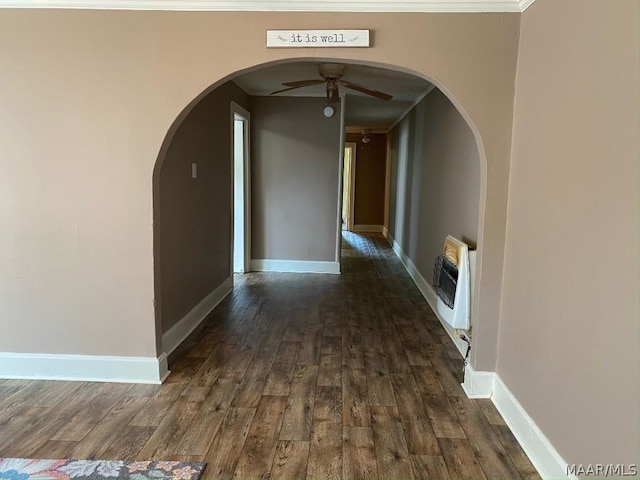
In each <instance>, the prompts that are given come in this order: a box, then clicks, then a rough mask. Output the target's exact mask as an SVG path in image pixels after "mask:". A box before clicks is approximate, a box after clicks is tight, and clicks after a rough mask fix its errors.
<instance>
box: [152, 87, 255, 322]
mask: <svg viewBox="0 0 640 480" xmlns="http://www.w3.org/2000/svg"><path fill="white" fill-rule="evenodd" d="M232 101H235V102H236V103H238V104H240V105H242V106H244V107H245V108H246V107H248V103H249V97H248V95H247V94H246V93H244V91H242V90H241V89H240V88H239V87H238V86H236V85H235V84H234V83H233V82H228V83H226V84H224V85H222V86H220V87H218V88H217V89H215V90H214V91H212V92H211V93H209V94H208V95H207V96H206V97H204V98H203V99H202V100H200V102H199V103H198V104H197V105H196V106H195V107H194V108H193V110H191V111H190V112H189V114H188V115H187V116H186V117H185V118H184V119H183V121H182V123H181V124H180V126H179V127H178V128H177V130H176V131H175V133H174V134H173V137H172V138H171V141H170V144H169V145H168V146H167V149H166V155H165V157H164V160H163V163H162V166H161V168H160V169H159V171H158V172H157V174H158V179H157V181H158V187H159V188H158V189H157V190H156V192H155V193H156V195H158V199H157V200H158V203H157V208H158V212H155V213H154V214H155V215H156V222H155V223H156V226H157V228H156V230H155V232H154V234H155V235H157V236H158V238H157V239H156V242H157V243H156V262H159V265H157V267H159V268H157V270H156V271H157V272H158V274H159V278H158V279H157V280H159V282H160V285H159V287H160V289H159V290H156V292H157V294H159V296H160V298H159V299H158V298H156V302H159V303H160V312H161V320H162V331H163V332H166V331H167V330H168V329H169V328H171V327H172V326H173V325H174V324H175V323H176V322H177V321H178V320H180V319H181V318H182V317H184V315H185V314H187V313H188V312H189V311H190V310H191V309H192V308H193V307H195V306H196V305H197V304H198V303H199V302H200V301H201V300H202V299H203V298H204V297H206V296H207V295H208V294H209V293H211V292H212V291H213V290H215V288H216V287H218V286H219V285H220V284H221V283H222V282H223V281H224V280H225V279H227V278H228V277H229V275H230V274H231V273H230V254H231V250H230V248H231V223H230V213H229V212H230V211H231V150H232V147H231V127H232V125H231V116H230V115H231V114H230V103H231V102H232ZM192 163H196V164H197V178H195V179H193V178H191V164H192Z"/></svg>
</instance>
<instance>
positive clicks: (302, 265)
mask: <svg viewBox="0 0 640 480" xmlns="http://www.w3.org/2000/svg"><path fill="white" fill-rule="evenodd" d="M251 270H253V271H254V272H289V273H334V274H339V273H340V263H338V262H321V261H305V260H272V259H270V258H259V259H253V260H251Z"/></svg>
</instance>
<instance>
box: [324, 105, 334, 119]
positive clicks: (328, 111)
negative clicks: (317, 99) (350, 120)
mask: <svg viewBox="0 0 640 480" xmlns="http://www.w3.org/2000/svg"><path fill="white" fill-rule="evenodd" d="M322 113H324V116H325V117H327V118H331V117H333V114H334V113H336V109H335V108H333V107H332V106H331V105H327V106H326V107H324V110H323V111H322Z"/></svg>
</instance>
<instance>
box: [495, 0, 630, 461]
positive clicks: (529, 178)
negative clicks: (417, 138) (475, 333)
mask: <svg viewBox="0 0 640 480" xmlns="http://www.w3.org/2000/svg"><path fill="white" fill-rule="evenodd" d="M638 13H639V12H638V2H635V1H628V0H612V1H608V2H606V3H605V2H601V1H599V0H588V1H587V0H565V1H563V2H557V1H552V0H537V1H536V2H535V3H534V4H533V5H532V6H531V7H530V8H529V9H528V10H527V11H526V12H525V13H524V16H523V21H522V38H521V44H520V45H521V46H520V58H519V62H518V80H517V95H516V113H515V127H514V150H513V163H512V170H511V182H510V194H509V218H508V231H507V247H506V255H505V276H504V294H503V299H504V300H503V307H502V315H501V320H500V343H499V357H498V373H499V375H500V376H501V377H502V379H503V380H504V382H505V384H506V385H507V387H508V388H509V389H510V390H511V391H512V392H513V394H514V395H515V396H516V397H517V399H518V400H519V401H520V403H521V404H522V406H523V407H524V408H525V409H526V410H527V412H528V413H529V414H530V415H531V416H532V417H533V420H534V421H535V422H536V423H537V424H538V426H539V427H540V428H541V429H542V431H543V432H544V433H545V435H546V436H547V437H548V438H549V440H550V441H551V443H552V444H553V445H554V446H555V447H556V449H557V450H558V452H559V453H560V454H561V455H562V456H563V458H564V459H565V460H566V461H567V462H568V463H570V464H572V463H583V464H595V463H603V464H608V463H636V464H637V463H638V447H639V445H638V431H639V425H638V404H639V399H638V336H639V334H638V317H639V315H638V313H639V312H638V291H639V285H638V265H639V258H638V205H639V198H638V157H639V147H638V130H639V125H638V84H639V82H638V80H639V79H638V44H639V39H638V31H639V25H638Z"/></svg>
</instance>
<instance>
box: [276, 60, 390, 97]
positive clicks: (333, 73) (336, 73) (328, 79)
mask: <svg viewBox="0 0 640 480" xmlns="http://www.w3.org/2000/svg"><path fill="white" fill-rule="evenodd" d="M346 70H347V66H346V65H342V64H340V63H321V64H320V65H318V73H319V74H320V76H321V77H322V80H320V79H312V80H298V81H295V82H285V83H283V84H282V85H284V86H285V87H287V88H283V89H282V90H277V91H275V92H271V93H270V94H269V95H276V94H278V93H282V92H288V91H289V90H295V89H296V88H303V87H309V86H311V85H320V84H321V83H326V84H327V101H328V102H329V103H336V102H339V101H340V92H339V91H338V87H339V86H342V87H345V88H349V89H351V90H355V91H356V92H361V93H365V94H367V95H371V96H372V97H376V98H379V99H380V100H391V99H392V98H393V96H392V95H388V94H386V93H383V92H379V91H377V90H370V89H368V88H366V87H363V86H361V85H358V84H355V83H351V82H347V81H344V80H341V78H342V76H343V75H344V72H345V71H346Z"/></svg>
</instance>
